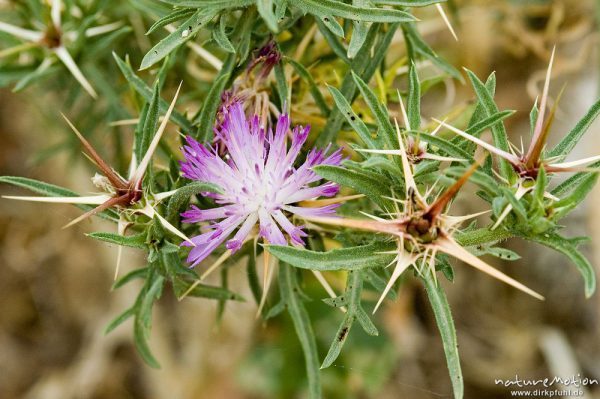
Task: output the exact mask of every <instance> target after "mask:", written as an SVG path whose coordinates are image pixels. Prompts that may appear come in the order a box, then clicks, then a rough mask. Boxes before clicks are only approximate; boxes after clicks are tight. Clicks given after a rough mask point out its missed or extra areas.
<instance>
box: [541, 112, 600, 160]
mask: <svg viewBox="0 0 600 399" xmlns="http://www.w3.org/2000/svg"><path fill="white" fill-rule="evenodd" d="M598 115H600V100H598V101H597V102H595V103H594V104H593V105H592V106H591V107H590V109H589V110H588V112H587V113H586V114H585V115H584V116H583V118H581V120H580V121H579V122H577V124H576V125H575V127H574V128H573V130H571V131H570V132H569V134H567V135H566V136H565V137H564V138H563V139H562V140H561V141H560V143H558V144H557V145H556V147H554V148H553V149H552V151H550V153H549V154H548V156H549V157H560V158H561V159H562V158H564V157H566V156H567V155H568V154H569V153H570V152H571V151H572V150H573V148H575V145H577V143H578V142H579V140H581V138H582V137H583V135H584V134H585V132H587V130H588V129H589V128H590V126H591V125H592V123H593V122H594V121H595V120H596V118H597V117H598Z"/></svg>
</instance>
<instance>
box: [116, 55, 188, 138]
mask: <svg viewBox="0 0 600 399" xmlns="http://www.w3.org/2000/svg"><path fill="white" fill-rule="evenodd" d="M113 57H114V58H115V61H117V65H118V66H119V69H120V70H121V72H122V73H123V76H124V77H125V79H126V80H127V81H128V82H129V83H130V84H131V86H132V87H133V88H134V89H135V91H136V92H137V93H138V94H139V95H141V96H142V97H143V98H144V100H146V101H148V102H150V101H152V96H153V94H154V93H153V91H152V89H151V88H150V87H149V86H148V85H147V84H146V82H144V81H143V80H142V79H141V78H140V77H139V76H137V75H136V74H135V72H133V69H131V66H130V65H129V64H128V63H126V62H125V61H123V60H122V59H121V58H120V57H119V56H118V55H117V54H116V53H113ZM168 108H169V104H168V103H167V102H166V101H165V100H163V99H161V100H160V103H159V109H160V112H161V113H163V114H164V113H166V112H167V109H168ZM171 120H172V121H173V122H175V123H176V124H178V125H179V126H180V127H181V128H182V129H183V130H184V131H185V132H187V133H189V134H193V132H195V131H196V129H195V128H194V127H193V126H192V124H191V123H190V122H189V121H188V120H187V118H186V117H185V116H183V115H181V114H180V113H179V112H177V111H175V110H173V112H172V113H171Z"/></svg>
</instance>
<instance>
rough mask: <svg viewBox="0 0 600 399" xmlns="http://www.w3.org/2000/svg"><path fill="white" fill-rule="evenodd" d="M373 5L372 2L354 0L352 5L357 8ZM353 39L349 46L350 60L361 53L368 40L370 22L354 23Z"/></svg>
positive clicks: (368, 0)
mask: <svg viewBox="0 0 600 399" xmlns="http://www.w3.org/2000/svg"><path fill="white" fill-rule="evenodd" d="M370 4H371V1H370V0H352V5H353V6H355V7H368V6H369V5H370ZM352 25H353V27H354V28H353V29H352V37H351V38H350V43H349V44H348V58H354V57H356V54H358V52H359V51H360V49H361V47H362V45H363V43H364V42H365V40H366V39H367V34H368V33H369V26H370V24H369V23H368V22H361V21H352Z"/></svg>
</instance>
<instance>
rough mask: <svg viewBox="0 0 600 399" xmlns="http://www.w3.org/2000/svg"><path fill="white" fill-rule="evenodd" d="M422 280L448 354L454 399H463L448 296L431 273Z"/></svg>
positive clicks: (460, 373) (445, 351) (462, 387)
mask: <svg viewBox="0 0 600 399" xmlns="http://www.w3.org/2000/svg"><path fill="white" fill-rule="evenodd" d="M422 280H423V283H424V284H425V290H426V292H427V298H429V303H430V304H431V309H432V310H433V314H434V316H435V321H436V323H437V326H438V329H439V331H440V336H441V337H442V345H443V347H444V353H445V354H446V362H447V364H448V371H449V372H450V380H451V381H452V390H453V391H454V398H455V399H462V398H463V397H464V383H463V377H462V370H461V367H460V358H459V356H458V340H457V339H456V329H455V328H454V320H453V319H452V314H451V313H450V306H449V305H448V300H447V299H446V294H445V293H444V289H443V288H442V286H441V285H439V283H437V282H436V281H435V280H434V278H433V276H432V275H431V273H423V275H422Z"/></svg>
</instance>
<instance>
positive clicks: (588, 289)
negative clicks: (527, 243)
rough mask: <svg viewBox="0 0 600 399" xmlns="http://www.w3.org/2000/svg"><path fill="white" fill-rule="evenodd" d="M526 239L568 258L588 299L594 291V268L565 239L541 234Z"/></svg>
mask: <svg viewBox="0 0 600 399" xmlns="http://www.w3.org/2000/svg"><path fill="white" fill-rule="evenodd" d="M526 238H527V239H528V240H531V241H535V242H538V243H540V244H542V245H545V246H547V247H548V248H551V249H553V250H555V251H558V252H561V253H562V254H564V255H566V256H568V257H569V259H571V261H572V262H573V263H574V264H575V266H576V267H577V269H578V270H579V272H580V273H581V276H582V277H583V282H584V285H585V296H586V297H587V298H589V297H591V296H592V295H593V294H594V292H595V291H596V275H595V272H594V267H593V266H592V265H591V264H590V262H589V261H588V260H587V259H586V258H585V256H583V255H582V254H581V252H579V250H577V248H576V247H575V246H574V245H573V244H571V243H570V242H569V241H568V240H567V239H566V238H564V237H561V236H559V235H558V234H541V235H537V236H533V237H526Z"/></svg>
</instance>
